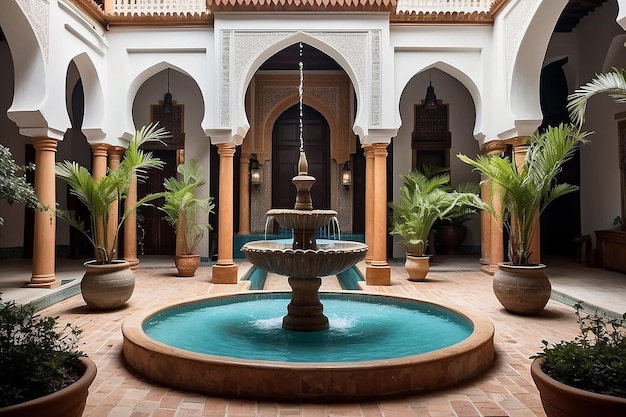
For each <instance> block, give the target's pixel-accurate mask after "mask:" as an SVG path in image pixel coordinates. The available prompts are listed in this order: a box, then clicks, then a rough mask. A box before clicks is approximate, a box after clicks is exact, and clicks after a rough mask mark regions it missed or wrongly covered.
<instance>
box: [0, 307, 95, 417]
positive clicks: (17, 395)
mask: <svg viewBox="0 0 626 417" xmlns="http://www.w3.org/2000/svg"><path fill="white" fill-rule="evenodd" d="M57 320H58V317H45V316H41V315H38V314H36V313H35V309H34V307H33V306H31V305H30V304H26V305H18V304H16V303H15V301H9V302H6V303H3V302H2V300H0V416H24V417H31V416H49V417H61V416H62V417H74V416H75V417H78V416H80V415H82V413H83V410H84V408H85V403H86V401H87V395H88V393H89V386H90V385H91V383H92V382H93V380H94V378H95V376H96V365H95V363H94V362H93V361H92V360H90V359H89V358H87V357H86V356H85V355H84V353H83V352H81V351H79V350H78V349H77V347H78V341H79V337H80V333H81V331H80V329H77V328H76V327H74V326H72V325H70V324H67V325H66V326H65V327H64V328H59V325H58V323H57Z"/></svg>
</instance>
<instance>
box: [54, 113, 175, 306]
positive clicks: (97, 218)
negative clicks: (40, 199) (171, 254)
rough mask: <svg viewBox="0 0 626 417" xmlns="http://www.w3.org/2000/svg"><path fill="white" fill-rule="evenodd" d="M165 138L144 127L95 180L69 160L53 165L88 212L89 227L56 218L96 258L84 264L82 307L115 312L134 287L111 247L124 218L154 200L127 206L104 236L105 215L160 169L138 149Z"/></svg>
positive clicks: (126, 265) (63, 216) (155, 129)
mask: <svg viewBox="0 0 626 417" xmlns="http://www.w3.org/2000/svg"><path fill="white" fill-rule="evenodd" d="M165 137H167V132H166V131H165V129H163V128H158V127H157V125H156V124H151V125H148V126H144V127H142V128H141V129H139V130H137V131H136V132H135V135H134V137H133V138H132V140H131V141H130V142H129V144H128V148H127V149H126V151H125V152H124V158H123V160H122V161H121V163H120V165H119V166H118V167H117V168H115V169H112V170H109V171H108V172H107V173H106V175H105V176H103V177H102V178H99V179H95V178H93V177H92V175H91V173H90V172H89V171H88V170H87V169H86V168H85V167H82V166H80V165H79V164H78V163H76V162H73V161H64V162H58V163H57V164H56V170H55V172H56V176H57V177H58V178H61V179H63V180H65V181H66V182H67V184H68V185H69V186H70V188H71V191H70V192H71V193H72V194H73V195H75V196H76V197H77V198H78V200H80V201H81V202H82V203H83V204H84V205H85V207H87V209H88V210H89V212H90V215H91V224H90V225H89V226H86V225H85V223H84V222H83V221H80V220H78V219H76V218H75V217H73V216H72V215H71V214H70V213H69V212H67V211H64V210H57V215H58V216H59V218H61V219H63V220H65V221H66V222H68V223H69V224H70V226H72V227H75V228H76V229H78V230H79V231H80V232H82V233H83V234H84V235H85V236H86V237H87V239H89V242H90V243H91V245H92V246H93V248H94V253H95V257H96V259H95V260H92V261H88V262H85V267H86V268H87V269H86V273H85V275H84V277H83V279H82V281H81V293H82V296H83V299H84V300H85V302H86V303H87V305H88V306H89V307H91V308H94V309H111V308H117V307H120V306H122V305H124V304H125V303H126V301H128V299H129V298H130V297H131V295H132V293H133V290H134V287H135V277H134V275H133V272H132V271H131V269H130V265H129V263H128V262H127V261H123V260H118V259H116V258H117V256H116V253H115V248H116V247H117V240H118V234H119V231H120V229H121V227H122V225H123V223H124V221H125V220H126V219H127V218H128V216H129V215H130V214H131V213H132V212H133V211H135V210H136V209H137V207H139V206H141V205H142V204H145V203H147V202H149V201H152V200H154V199H156V198H158V197H159V195H158V193H157V194H150V195H147V196H145V197H143V198H141V199H140V200H139V201H137V203H136V204H134V205H132V206H131V207H128V208H127V209H126V211H124V213H123V214H122V215H121V217H120V218H119V221H118V224H117V227H116V228H115V229H114V231H113V233H112V234H110V233H109V227H108V225H109V214H110V212H111V208H112V207H113V204H118V203H119V202H121V201H123V200H124V199H126V197H127V196H128V192H129V190H130V187H131V184H132V183H133V181H134V179H135V178H137V180H138V181H141V180H142V179H143V178H144V177H145V175H146V172H147V170H148V169H151V168H158V169H160V168H161V167H162V166H163V162H162V161H161V160H160V159H158V158H156V157H154V156H153V155H152V153H151V152H145V151H144V150H142V149H141V145H143V144H144V143H147V142H151V141H159V140H161V139H163V138H165Z"/></svg>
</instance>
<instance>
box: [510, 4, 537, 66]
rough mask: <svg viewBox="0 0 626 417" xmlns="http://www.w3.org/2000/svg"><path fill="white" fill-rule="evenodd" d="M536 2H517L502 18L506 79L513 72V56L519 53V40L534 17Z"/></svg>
mask: <svg viewBox="0 0 626 417" xmlns="http://www.w3.org/2000/svg"><path fill="white" fill-rule="evenodd" d="M538 1H539V0H524V1H518V2H517V3H516V4H515V5H513V7H512V9H511V10H510V11H509V13H507V15H506V16H505V18H504V21H505V32H504V53H505V54H506V55H505V66H506V67H505V68H506V74H507V77H508V75H510V74H511V71H512V70H513V65H514V60H515V56H516V54H517V52H518V51H519V44H520V38H521V36H522V35H523V34H524V33H526V26H527V24H528V21H529V20H530V19H531V18H532V17H533V15H534V13H533V12H532V11H533V10H534V9H535V8H536V5H537V2H538Z"/></svg>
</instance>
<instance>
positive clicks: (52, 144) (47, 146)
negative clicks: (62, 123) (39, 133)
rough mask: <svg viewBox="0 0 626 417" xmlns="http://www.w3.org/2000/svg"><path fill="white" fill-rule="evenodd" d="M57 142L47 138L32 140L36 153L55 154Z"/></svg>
mask: <svg viewBox="0 0 626 417" xmlns="http://www.w3.org/2000/svg"><path fill="white" fill-rule="evenodd" d="M58 144H59V141H58V140H56V139H52V138H47V137H38V138H33V147H34V148H35V150H36V151H48V152H56V151H57V145H58Z"/></svg>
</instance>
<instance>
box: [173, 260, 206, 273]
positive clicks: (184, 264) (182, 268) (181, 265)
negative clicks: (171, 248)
mask: <svg viewBox="0 0 626 417" xmlns="http://www.w3.org/2000/svg"><path fill="white" fill-rule="evenodd" d="M174 265H176V269H178V276H179V277H193V276H194V275H195V274H196V270H197V269H198V267H199V266H200V255H176V256H175V257H174Z"/></svg>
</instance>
